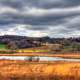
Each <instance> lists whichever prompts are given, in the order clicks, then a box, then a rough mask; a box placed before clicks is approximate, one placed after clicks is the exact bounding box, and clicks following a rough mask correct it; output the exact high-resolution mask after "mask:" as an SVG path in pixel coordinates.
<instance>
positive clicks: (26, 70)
mask: <svg viewBox="0 0 80 80" xmlns="http://www.w3.org/2000/svg"><path fill="white" fill-rule="evenodd" d="M35 79H36V80H80V63H79V62H38V63H37V62H27V61H8V60H1V61H0V80H35Z"/></svg>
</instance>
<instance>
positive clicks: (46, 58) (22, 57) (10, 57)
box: [0, 56, 80, 61]
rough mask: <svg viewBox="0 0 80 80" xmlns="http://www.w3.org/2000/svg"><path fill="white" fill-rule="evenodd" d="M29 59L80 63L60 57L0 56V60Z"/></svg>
mask: <svg viewBox="0 0 80 80" xmlns="http://www.w3.org/2000/svg"><path fill="white" fill-rule="evenodd" d="M30 58H32V59H34V60H36V59H39V61H80V59H64V58H60V57H37V56H35V57H29V56H0V60H3V59H4V60H29V59H30Z"/></svg>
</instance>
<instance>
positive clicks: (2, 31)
mask: <svg viewBox="0 0 80 80" xmlns="http://www.w3.org/2000/svg"><path fill="white" fill-rule="evenodd" d="M0 35H21V36H30V37H43V36H50V37H60V38H61V37H79V36H80V0H0Z"/></svg>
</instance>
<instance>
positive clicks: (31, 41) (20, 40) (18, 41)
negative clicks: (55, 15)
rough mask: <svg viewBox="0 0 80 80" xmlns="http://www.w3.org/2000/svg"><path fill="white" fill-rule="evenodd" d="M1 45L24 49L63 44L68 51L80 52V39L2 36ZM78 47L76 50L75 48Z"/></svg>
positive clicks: (0, 38)
mask: <svg viewBox="0 0 80 80" xmlns="http://www.w3.org/2000/svg"><path fill="white" fill-rule="evenodd" d="M0 43H3V44H5V45H7V48H10V49H23V48H31V47H40V46H42V44H44V43H45V44H46V43H48V44H61V45H63V47H62V48H63V49H64V50H65V48H66V50H67V49H68V50H72V49H73V48H74V50H76V48H77V50H80V38H50V37H48V36H45V37H26V36H18V35H4V36H0ZM75 47H76V48H75Z"/></svg>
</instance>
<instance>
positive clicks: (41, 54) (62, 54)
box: [0, 52, 80, 59]
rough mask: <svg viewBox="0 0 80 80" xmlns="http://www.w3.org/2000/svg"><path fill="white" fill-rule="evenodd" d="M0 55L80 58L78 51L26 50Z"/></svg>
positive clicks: (0, 54) (1, 54)
mask: <svg viewBox="0 0 80 80" xmlns="http://www.w3.org/2000/svg"><path fill="white" fill-rule="evenodd" d="M0 56H48V57H62V58H78V59H79V58H80V52H78V53H57V54H51V53H45V52H35V53H34V52H27V53H14V54H5V53H0Z"/></svg>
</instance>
